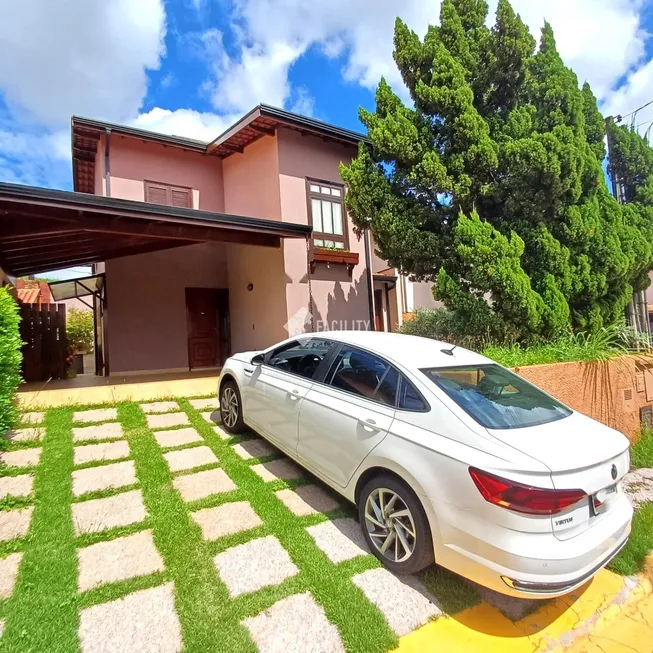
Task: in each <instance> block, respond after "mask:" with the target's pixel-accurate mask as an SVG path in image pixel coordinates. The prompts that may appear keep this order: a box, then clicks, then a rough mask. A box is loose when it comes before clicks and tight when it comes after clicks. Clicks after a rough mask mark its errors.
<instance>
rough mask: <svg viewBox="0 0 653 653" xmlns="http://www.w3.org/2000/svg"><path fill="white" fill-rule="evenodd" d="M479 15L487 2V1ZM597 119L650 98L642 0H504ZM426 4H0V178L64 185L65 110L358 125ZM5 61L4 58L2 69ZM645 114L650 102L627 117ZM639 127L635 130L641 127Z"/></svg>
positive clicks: (648, 16) (195, 129)
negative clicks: (597, 112) (597, 108)
mask: <svg viewBox="0 0 653 653" xmlns="http://www.w3.org/2000/svg"><path fill="white" fill-rule="evenodd" d="M489 4H490V11H491V12H493V11H494V8H495V7H496V0H489ZM513 6H514V7H515V9H516V10H517V11H518V12H519V13H520V14H521V15H522V17H523V18H524V20H525V21H526V22H527V24H528V25H529V26H530V28H531V31H532V32H533V33H534V34H537V32H538V31H539V28H540V27H541V25H542V23H543V21H544V19H545V18H546V19H547V20H549V22H551V24H552V25H553V28H554V31H555V33H556V39H557V41H558V46H559V49H560V52H561V54H562V56H563V58H564V59H565V61H566V62H567V63H568V64H569V65H570V66H572V67H573V68H574V69H575V70H576V72H577V73H578V76H579V79H580V81H581V82H582V81H583V80H585V79H588V80H589V81H590V83H591V84H592V86H593V88H594V90H595V93H596V94H597V96H598V97H599V99H600V101H601V107H602V109H603V111H604V113H606V114H610V113H622V114H625V113H628V112H629V111H631V110H632V109H634V108H635V107H637V106H639V105H640V104H643V103H644V102H646V101H648V100H649V99H652V98H653V61H652V59H653V39H652V38H651V37H650V34H651V33H653V0H647V1H644V0H573V2H570V1H569V0H514V2H513ZM397 13H399V14H400V15H401V17H402V18H403V19H404V20H405V21H406V22H407V23H408V25H409V26H410V27H411V28H413V29H414V30H415V31H416V32H418V34H420V35H423V33H424V32H425V30H426V27H427V25H428V24H429V23H437V20H438V13H439V2H438V0H402V1H401V2H397V1H396V0H312V1H311V2H306V0H138V2H134V1H133V0H111V1H110V2H104V3H95V2H88V1H87V0H52V1H51V2H48V3H43V2H42V0H3V3H2V7H1V9H0V60H2V61H3V62H4V63H3V66H1V67H0V180H1V181H10V182H16V183H26V184H35V185H43V186H50V187H56V188H71V167H70V127H69V119H70V115H72V114H80V115H86V116H90V117H94V118H100V119H106V120H110V121H114V122H120V123H125V124H132V125H136V126H140V127H143V128H146V129H152V130H157V131H163V132H167V133H175V134H180V135H186V136H189V137H195V138H201V139H206V140H211V139H212V138H215V137H216V136H217V135H218V134H219V133H220V132H221V131H222V130H223V129H224V128H226V127H227V126H228V125H229V124H231V123H232V122H233V121H234V120H236V119H237V118H238V117H239V116H241V115H242V114H244V113H245V112H247V111H248V110H249V109H251V108H252V107H253V106H255V105H256V104H257V103H259V102H265V103H268V104H272V105H275V106H283V107H285V108H287V109H290V110H295V111H298V112H300V113H305V114H310V115H313V116H314V117H316V118H319V119H322V120H325V121H328V122H332V123H335V124H337V125H341V126H343V127H348V128H351V129H362V127H361V125H360V123H359V122H358V117H357V111H358V107H359V106H361V105H362V106H364V107H367V108H373V106H374V99H373V92H374V88H375V86H376V85H377V83H378V80H379V78H380V77H381V75H385V76H386V78H387V79H388V81H389V82H390V83H391V84H392V85H393V87H394V88H395V89H396V90H397V92H398V93H399V94H400V95H402V97H405V92H404V89H403V86H402V84H401V81H400V78H399V75H398V73H397V70H396V67H395V66H394V63H393V61H392V29H393V23H394V19H395V17H396V15H397ZM8 64H10V65H8ZM651 119H653V107H651V108H649V109H647V110H645V111H643V112H642V113H641V114H640V115H639V116H638V119H637V123H638V124H639V123H642V122H646V121H648V120H651ZM645 128H646V125H644V126H643V129H645Z"/></svg>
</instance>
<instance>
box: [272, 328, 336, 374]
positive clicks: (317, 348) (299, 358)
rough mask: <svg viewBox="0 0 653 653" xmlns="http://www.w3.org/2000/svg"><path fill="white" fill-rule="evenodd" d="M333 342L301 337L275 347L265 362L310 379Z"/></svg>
mask: <svg viewBox="0 0 653 653" xmlns="http://www.w3.org/2000/svg"><path fill="white" fill-rule="evenodd" d="M332 345H333V343H332V342H331V341H330V340H324V339H323V338H302V339H298V340H295V341H293V342H290V343H286V344H285V345H283V346H282V347H279V348H278V349H275V350H274V351H273V352H272V353H271V354H270V356H269V358H268V360H267V361H266V364H267V365H269V366H270V367H275V368H277V369H280V370H284V371H285V372H290V373H291V374H298V375H299V376H303V377H304V378H306V379H312V378H313V377H314V376H315V373H316V372H317V368H318V367H319V366H320V363H321V362H322V361H323V360H324V358H325V356H326V355H327V353H328V351H329V349H331V346H332Z"/></svg>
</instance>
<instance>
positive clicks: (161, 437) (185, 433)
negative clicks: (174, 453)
mask: <svg viewBox="0 0 653 653" xmlns="http://www.w3.org/2000/svg"><path fill="white" fill-rule="evenodd" d="M154 439H155V440H156V442H157V444H158V445H159V446H160V447H161V448H162V449H167V448H169V447H181V446H183V445H185V444H191V443H192V442H202V441H203V438H202V436H201V435H200V434H199V433H198V432H197V431H196V430H195V429H194V428H190V427H188V428H187V429H177V430H174V431H155V432H154Z"/></svg>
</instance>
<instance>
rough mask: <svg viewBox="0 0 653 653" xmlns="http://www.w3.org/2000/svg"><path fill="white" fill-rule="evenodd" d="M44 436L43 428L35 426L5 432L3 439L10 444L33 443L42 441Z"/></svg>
mask: <svg viewBox="0 0 653 653" xmlns="http://www.w3.org/2000/svg"><path fill="white" fill-rule="evenodd" d="M44 435H45V428H44V427H42V426H36V427H32V428H26V429H11V430H10V431H7V433H6V435H5V438H7V440H10V441H11V442H34V441H35V440H42V439H43V436H44Z"/></svg>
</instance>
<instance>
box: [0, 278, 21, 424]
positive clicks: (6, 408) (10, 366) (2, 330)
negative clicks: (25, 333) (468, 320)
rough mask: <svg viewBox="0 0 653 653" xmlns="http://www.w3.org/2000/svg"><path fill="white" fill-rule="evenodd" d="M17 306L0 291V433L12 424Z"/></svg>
mask: <svg viewBox="0 0 653 653" xmlns="http://www.w3.org/2000/svg"><path fill="white" fill-rule="evenodd" d="M19 322H20V317H19V316H18V305H17V304H16V301H15V300H14V298H13V297H12V296H11V295H10V294H9V293H8V292H7V289H6V288H0V433H5V432H6V431H8V430H9V429H10V428H12V427H13V426H14V424H15V423H16V417H17V410H16V402H15V395H16V390H17V388H18V384H19V383H20V381H21V378H20V364H21V361H22V355H21V351H20V350H21V347H22V344H23V343H22V342H21V339H20V331H19V328H18V324H19Z"/></svg>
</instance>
